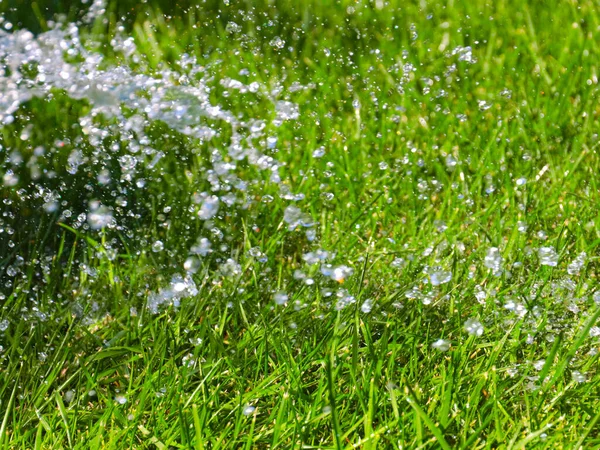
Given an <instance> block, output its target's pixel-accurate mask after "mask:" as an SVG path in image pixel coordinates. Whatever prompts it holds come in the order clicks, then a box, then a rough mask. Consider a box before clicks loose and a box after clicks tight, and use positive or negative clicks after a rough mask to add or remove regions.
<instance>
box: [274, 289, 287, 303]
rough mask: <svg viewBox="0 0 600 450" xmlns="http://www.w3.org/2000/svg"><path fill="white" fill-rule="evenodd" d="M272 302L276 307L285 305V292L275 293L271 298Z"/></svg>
mask: <svg viewBox="0 0 600 450" xmlns="http://www.w3.org/2000/svg"><path fill="white" fill-rule="evenodd" d="M273 300H275V303H276V304H278V305H285V303H286V302H287V301H288V295H287V294H286V293H285V292H277V293H276V294H275V295H274V296H273Z"/></svg>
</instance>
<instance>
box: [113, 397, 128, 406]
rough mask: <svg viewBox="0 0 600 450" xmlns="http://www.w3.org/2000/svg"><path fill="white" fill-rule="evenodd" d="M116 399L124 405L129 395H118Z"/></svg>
mask: <svg viewBox="0 0 600 450" xmlns="http://www.w3.org/2000/svg"><path fill="white" fill-rule="evenodd" d="M115 401H116V402H117V403H118V404H119V405H124V404H125V403H127V397H125V396H124V395H117V396H115Z"/></svg>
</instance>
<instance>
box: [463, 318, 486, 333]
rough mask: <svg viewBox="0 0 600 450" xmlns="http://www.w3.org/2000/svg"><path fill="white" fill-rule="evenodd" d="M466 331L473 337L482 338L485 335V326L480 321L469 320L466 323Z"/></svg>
mask: <svg viewBox="0 0 600 450" xmlns="http://www.w3.org/2000/svg"><path fill="white" fill-rule="evenodd" d="M465 330H466V332H467V333H469V334H470V335H471V336H481V335H482V334H483V331H484V330H483V325H482V324H481V322H480V321H479V320H478V319H473V318H471V319H467V321H466V322H465Z"/></svg>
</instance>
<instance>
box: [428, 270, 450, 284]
mask: <svg viewBox="0 0 600 450" xmlns="http://www.w3.org/2000/svg"><path fill="white" fill-rule="evenodd" d="M429 277H430V279H431V284H432V285H433V286H439V285H440V284H445V283H448V282H449V281H450V280H452V272H450V271H448V270H437V271H435V272H432V273H431V274H429Z"/></svg>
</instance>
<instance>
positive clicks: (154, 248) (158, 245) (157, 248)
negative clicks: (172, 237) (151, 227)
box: [152, 241, 165, 253]
mask: <svg viewBox="0 0 600 450" xmlns="http://www.w3.org/2000/svg"><path fill="white" fill-rule="evenodd" d="M164 248H165V245H164V244H163V243H162V241H155V242H154V244H152V251H153V252H154V253H158V252H162V251H163V250H164Z"/></svg>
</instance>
